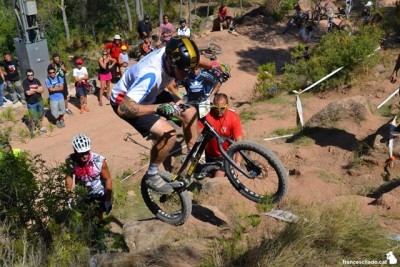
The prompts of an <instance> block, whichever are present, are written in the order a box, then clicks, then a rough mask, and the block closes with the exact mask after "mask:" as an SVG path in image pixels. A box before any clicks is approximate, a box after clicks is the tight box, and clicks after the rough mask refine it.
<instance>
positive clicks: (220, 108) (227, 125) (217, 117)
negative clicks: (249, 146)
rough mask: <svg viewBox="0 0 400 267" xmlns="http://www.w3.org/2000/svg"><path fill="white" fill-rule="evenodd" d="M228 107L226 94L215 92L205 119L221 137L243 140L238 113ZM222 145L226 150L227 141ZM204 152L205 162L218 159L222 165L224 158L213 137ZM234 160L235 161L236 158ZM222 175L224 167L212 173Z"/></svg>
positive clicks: (223, 174) (216, 175)
mask: <svg viewBox="0 0 400 267" xmlns="http://www.w3.org/2000/svg"><path fill="white" fill-rule="evenodd" d="M228 107H229V100H228V96H227V95H226V94H223V93H218V94H216V95H215V97H214V101H213V107H212V109H211V112H210V113H208V114H207V116H206V120H207V122H208V123H210V124H211V126H213V127H214V129H215V130H216V131H217V132H218V134H219V135H221V136H222V137H226V138H229V139H232V140H234V141H240V140H243V130H242V125H241V123H240V118H239V115H238V114H236V112H234V111H233V110H230V109H229V108H228ZM200 128H202V125H200ZM222 147H223V148H224V149H225V150H227V149H228V147H229V142H224V143H223V144H222ZM205 154H206V162H207V163H212V162H217V161H219V162H221V163H222V165H223V162H224V158H223V156H222V154H221V152H220V151H219V149H218V143H217V140H216V139H215V138H213V139H211V140H210V142H209V143H208V144H207V147H206V151H205ZM235 161H237V159H236V158H235ZM237 163H238V162H237ZM224 176H225V171H224V167H221V168H220V169H219V170H217V171H216V172H215V174H214V177H224Z"/></svg>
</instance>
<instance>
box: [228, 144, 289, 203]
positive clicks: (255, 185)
mask: <svg viewBox="0 0 400 267" xmlns="http://www.w3.org/2000/svg"><path fill="white" fill-rule="evenodd" d="M227 154H228V155H229V157H230V158H231V159H233V160H234V161H235V162H240V163H239V164H238V165H239V166H240V168H241V169H242V170H243V171H244V172H245V173H246V174H247V175H248V176H249V177H246V176H244V175H243V174H242V173H240V172H239V171H238V170H237V169H236V168H235V167H234V166H233V165H232V164H230V163H229V162H228V160H225V172H226V175H227V176H228V179H229V181H230V182H231V184H232V185H233V186H234V187H235V189H236V190H237V191H239V192H240V193H241V194H242V195H243V196H245V197H246V198H248V199H250V200H252V201H254V202H261V201H265V200H267V201H271V202H272V203H276V202H278V201H279V200H281V199H282V198H283V197H284V196H285V195H286V194H287V191H288V187H289V181H288V177H287V170H286V169H285V167H284V166H283V164H282V162H281V161H280V160H279V159H278V158H277V157H276V155H275V154H274V153H273V152H272V151H271V150H269V149H268V148H266V147H264V146H261V145H259V144H257V143H254V142H250V141H241V142H237V143H234V144H233V145H231V146H230V147H229V149H228V151H227Z"/></svg>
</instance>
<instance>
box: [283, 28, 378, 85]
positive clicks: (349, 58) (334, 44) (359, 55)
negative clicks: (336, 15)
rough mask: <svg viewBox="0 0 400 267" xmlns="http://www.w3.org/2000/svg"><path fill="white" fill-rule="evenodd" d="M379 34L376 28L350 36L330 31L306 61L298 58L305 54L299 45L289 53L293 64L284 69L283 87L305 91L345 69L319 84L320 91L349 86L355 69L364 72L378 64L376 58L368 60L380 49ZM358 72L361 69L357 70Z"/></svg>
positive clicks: (363, 30) (342, 32) (362, 30)
mask: <svg viewBox="0 0 400 267" xmlns="http://www.w3.org/2000/svg"><path fill="white" fill-rule="evenodd" d="M381 37H382V31H381V30H380V29H379V28H378V27H374V26H363V27H361V28H360V29H359V31H358V32H356V33H355V34H353V35H349V34H348V33H346V32H344V31H333V32H331V33H329V34H326V35H324V36H323V37H322V39H321V43H320V44H318V45H316V46H315V47H314V48H313V49H312V51H311V52H310V56H309V60H305V59H301V58H299V55H301V53H302V52H303V51H304V50H303V49H304V48H302V47H301V46H299V47H298V48H297V49H295V50H294V51H293V52H292V63H291V64H287V65H286V66H285V67H284V70H285V73H284V75H283V81H282V88H283V89H284V90H287V91H290V90H293V89H298V88H304V87H306V86H308V85H310V84H311V83H314V82H316V81H317V80H319V79H321V78H323V77H324V76H326V75H328V74H329V73H331V72H332V71H334V70H336V69H338V68H340V67H342V66H345V68H343V69H342V70H341V71H340V72H339V73H337V74H335V75H334V76H333V77H331V78H329V79H327V80H326V81H324V82H322V83H321V84H320V85H318V89H319V90H326V89H328V88H335V87H337V86H339V85H342V84H346V83H349V82H350V80H351V77H356V76H357V75H363V74H365V73H358V74H357V75H355V74H353V76H351V73H352V71H353V69H354V68H356V67H359V66H360V65H362V66H364V68H361V69H364V70H365V71H368V69H370V67H372V66H374V65H376V64H377V62H378V60H379V58H378V56H377V55H376V54H375V55H374V56H370V57H367V56H368V55H370V54H372V53H373V51H374V50H375V49H376V48H377V47H378V46H379V41H380V38H381ZM357 70H358V71H359V70H360V68H357Z"/></svg>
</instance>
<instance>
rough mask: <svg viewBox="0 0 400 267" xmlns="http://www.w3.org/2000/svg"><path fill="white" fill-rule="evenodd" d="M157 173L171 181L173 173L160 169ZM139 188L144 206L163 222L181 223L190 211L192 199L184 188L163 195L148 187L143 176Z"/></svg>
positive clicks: (185, 219)
mask: <svg viewBox="0 0 400 267" xmlns="http://www.w3.org/2000/svg"><path fill="white" fill-rule="evenodd" d="M159 174H160V176H161V177H162V178H163V179H164V180H165V181H167V182H172V180H173V175H172V174H171V173H169V172H167V171H163V170H160V172H159ZM140 189H141V193H142V197H143V200H144V203H145V204H146V206H147V207H148V208H149V210H150V211H151V212H152V213H153V214H154V215H155V216H156V217H157V218H158V219H160V220H161V221H163V222H165V223H168V224H172V225H182V224H184V223H185V222H186V221H187V219H188V218H189V216H190V214H191V213H192V201H191V198H190V196H189V193H188V192H187V191H186V190H184V191H182V192H179V193H178V192H174V193H171V194H168V195H163V194H160V193H157V192H155V191H154V190H152V189H150V188H149V187H148V186H147V185H146V182H145V179H144V178H143V179H142V182H141V188H140Z"/></svg>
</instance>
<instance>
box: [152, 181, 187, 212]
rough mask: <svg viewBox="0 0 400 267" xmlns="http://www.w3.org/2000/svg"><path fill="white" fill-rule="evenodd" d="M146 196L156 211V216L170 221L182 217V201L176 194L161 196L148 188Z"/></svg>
mask: <svg viewBox="0 0 400 267" xmlns="http://www.w3.org/2000/svg"><path fill="white" fill-rule="evenodd" d="M147 191H148V196H149V197H150V200H151V201H152V203H153V204H154V206H155V207H156V208H157V210H158V214H159V215H161V216H163V217H167V218H170V219H176V218H179V217H180V216H181V215H182V205H183V204H182V199H181V197H180V196H179V194H178V193H175V192H174V193H171V194H168V195H163V194H160V193H157V192H155V191H153V190H152V189H150V188H148V189H147Z"/></svg>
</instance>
